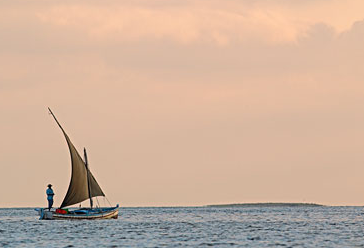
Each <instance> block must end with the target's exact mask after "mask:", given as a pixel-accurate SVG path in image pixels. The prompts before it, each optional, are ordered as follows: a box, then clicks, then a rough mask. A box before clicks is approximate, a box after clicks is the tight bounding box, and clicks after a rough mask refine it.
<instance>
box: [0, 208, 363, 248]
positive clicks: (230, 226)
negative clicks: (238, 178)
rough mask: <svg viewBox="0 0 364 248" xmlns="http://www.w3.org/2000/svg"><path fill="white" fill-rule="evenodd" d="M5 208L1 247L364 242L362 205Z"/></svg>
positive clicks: (360, 244)
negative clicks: (51, 217)
mask: <svg viewBox="0 0 364 248" xmlns="http://www.w3.org/2000/svg"><path fill="white" fill-rule="evenodd" d="M36 214H37V213H36V212H35V211H34V210H33V209H30V208H17V209H14V208H13V209H12V208H10V209H0V247H211V246H213V247H364V208H363V207H243V208H212V207H211V208H210V207H186V208H184V207H176V208H121V209H120V216H119V219H117V220H97V221H61V220H57V221H45V220H43V221H40V220H38V216H37V215H36Z"/></svg>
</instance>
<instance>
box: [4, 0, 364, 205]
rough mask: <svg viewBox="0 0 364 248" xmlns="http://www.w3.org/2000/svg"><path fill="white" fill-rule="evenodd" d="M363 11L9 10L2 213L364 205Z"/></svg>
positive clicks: (282, 4) (165, 4)
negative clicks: (90, 193)
mask: <svg viewBox="0 0 364 248" xmlns="http://www.w3.org/2000/svg"><path fill="white" fill-rule="evenodd" d="M363 44H364V2H363V1H362V0H347V1H342V0H340V1H339V0H315V1H313V0H296V1H289V0H274V1H268V0H257V1H248V0H189V1H176V0H148V1H147V0H138V1H122V3H121V2H120V1H112V0H106V1H105V0H103V1H101V0H92V1H82V0H80V1H78V0H76V1H70V0H69V1H68V0H66V1H48V0H47V1H46V0H35V1H25V0H23V1H20V0H19V1H18V0H12V1H0V118H1V122H0V123H1V125H0V127H1V128H0V137H1V142H0V151H1V153H0V154H1V156H0V169H1V174H0V189H1V190H0V192H1V193H0V207H10V206H43V205H45V204H46V197H45V189H46V185H47V184H48V183H52V184H53V185H54V190H55V192H56V198H55V205H56V206H58V205H59V204H60V203H61V201H62V200H63V197H64V195H65V193H66V190H67V187H68V183H69V180H70V158H69V154H68V148H67V146H66V142H65V140H64V138H63V137H62V133H61V132H60V130H59V129H58V127H57V126H56V124H55V123H54V121H53V120H52V118H51V116H49V115H48V114H47V107H48V106H49V107H51V108H52V110H53V111H54V113H55V114H56V116H57V117H58V119H59V121H60V122H61V124H62V125H63V126H64V128H65V130H66V132H68V134H69V136H70V138H71V140H72V141H73V142H74V144H75V146H76V147H77V148H78V149H79V150H80V151H82V148H83V147H84V146H85V147H86V148H87V149H88V155H89V160H90V167H91V170H92V172H93V174H94V176H95V177H96V179H97V180H98V182H99V184H100V186H101V187H102V188H103V190H104V192H105V193H106V195H107V196H108V198H109V200H110V201H111V202H112V203H113V204H116V203H120V204H121V206H177V205H187V206H191V205H205V204H216V203H238V202H242V203H243V202H316V203H322V204H332V205H364V180H363V179H364V81H363V80H364V47H363Z"/></svg>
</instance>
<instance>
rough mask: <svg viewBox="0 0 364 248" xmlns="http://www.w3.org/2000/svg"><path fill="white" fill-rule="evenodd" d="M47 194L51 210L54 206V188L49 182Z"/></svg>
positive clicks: (49, 209)
mask: <svg viewBox="0 0 364 248" xmlns="http://www.w3.org/2000/svg"><path fill="white" fill-rule="evenodd" d="M46 194H47V200H48V211H51V208H52V206H53V196H54V193H53V189H52V184H48V189H47V191H46Z"/></svg>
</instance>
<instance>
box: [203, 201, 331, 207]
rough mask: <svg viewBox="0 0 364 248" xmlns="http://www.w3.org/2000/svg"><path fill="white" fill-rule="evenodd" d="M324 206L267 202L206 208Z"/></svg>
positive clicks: (217, 205)
mask: <svg viewBox="0 0 364 248" xmlns="http://www.w3.org/2000/svg"><path fill="white" fill-rule="evenodd" d="M322 206H324V205H320V204H316V203H281V202H278V203H276V202H267V203H233V204H216V205H207V206H206V207H214V208H226V207H322Z"/></svg>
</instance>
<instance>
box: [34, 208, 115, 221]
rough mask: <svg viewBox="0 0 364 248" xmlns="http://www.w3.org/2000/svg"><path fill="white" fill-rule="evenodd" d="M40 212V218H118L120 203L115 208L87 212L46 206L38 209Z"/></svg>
mask: <svg viewBox="0 0 364 248" xmlns="http://www.w3.org/2000/svg"><path fill="white" fill-rule="evenodd" d="M36 210H37V211H38V213H39V216H40V218H39V219H40V220H102V219H117V218H118V215H119V205H117V206H116V207H113V208H100V209H94V210H92V211H85V213H76V212H77V211H71V212H70V213H67V214H60V213H56V212H55V211H48V210H46V209H44V208H41V209H36Z"/></svg>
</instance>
